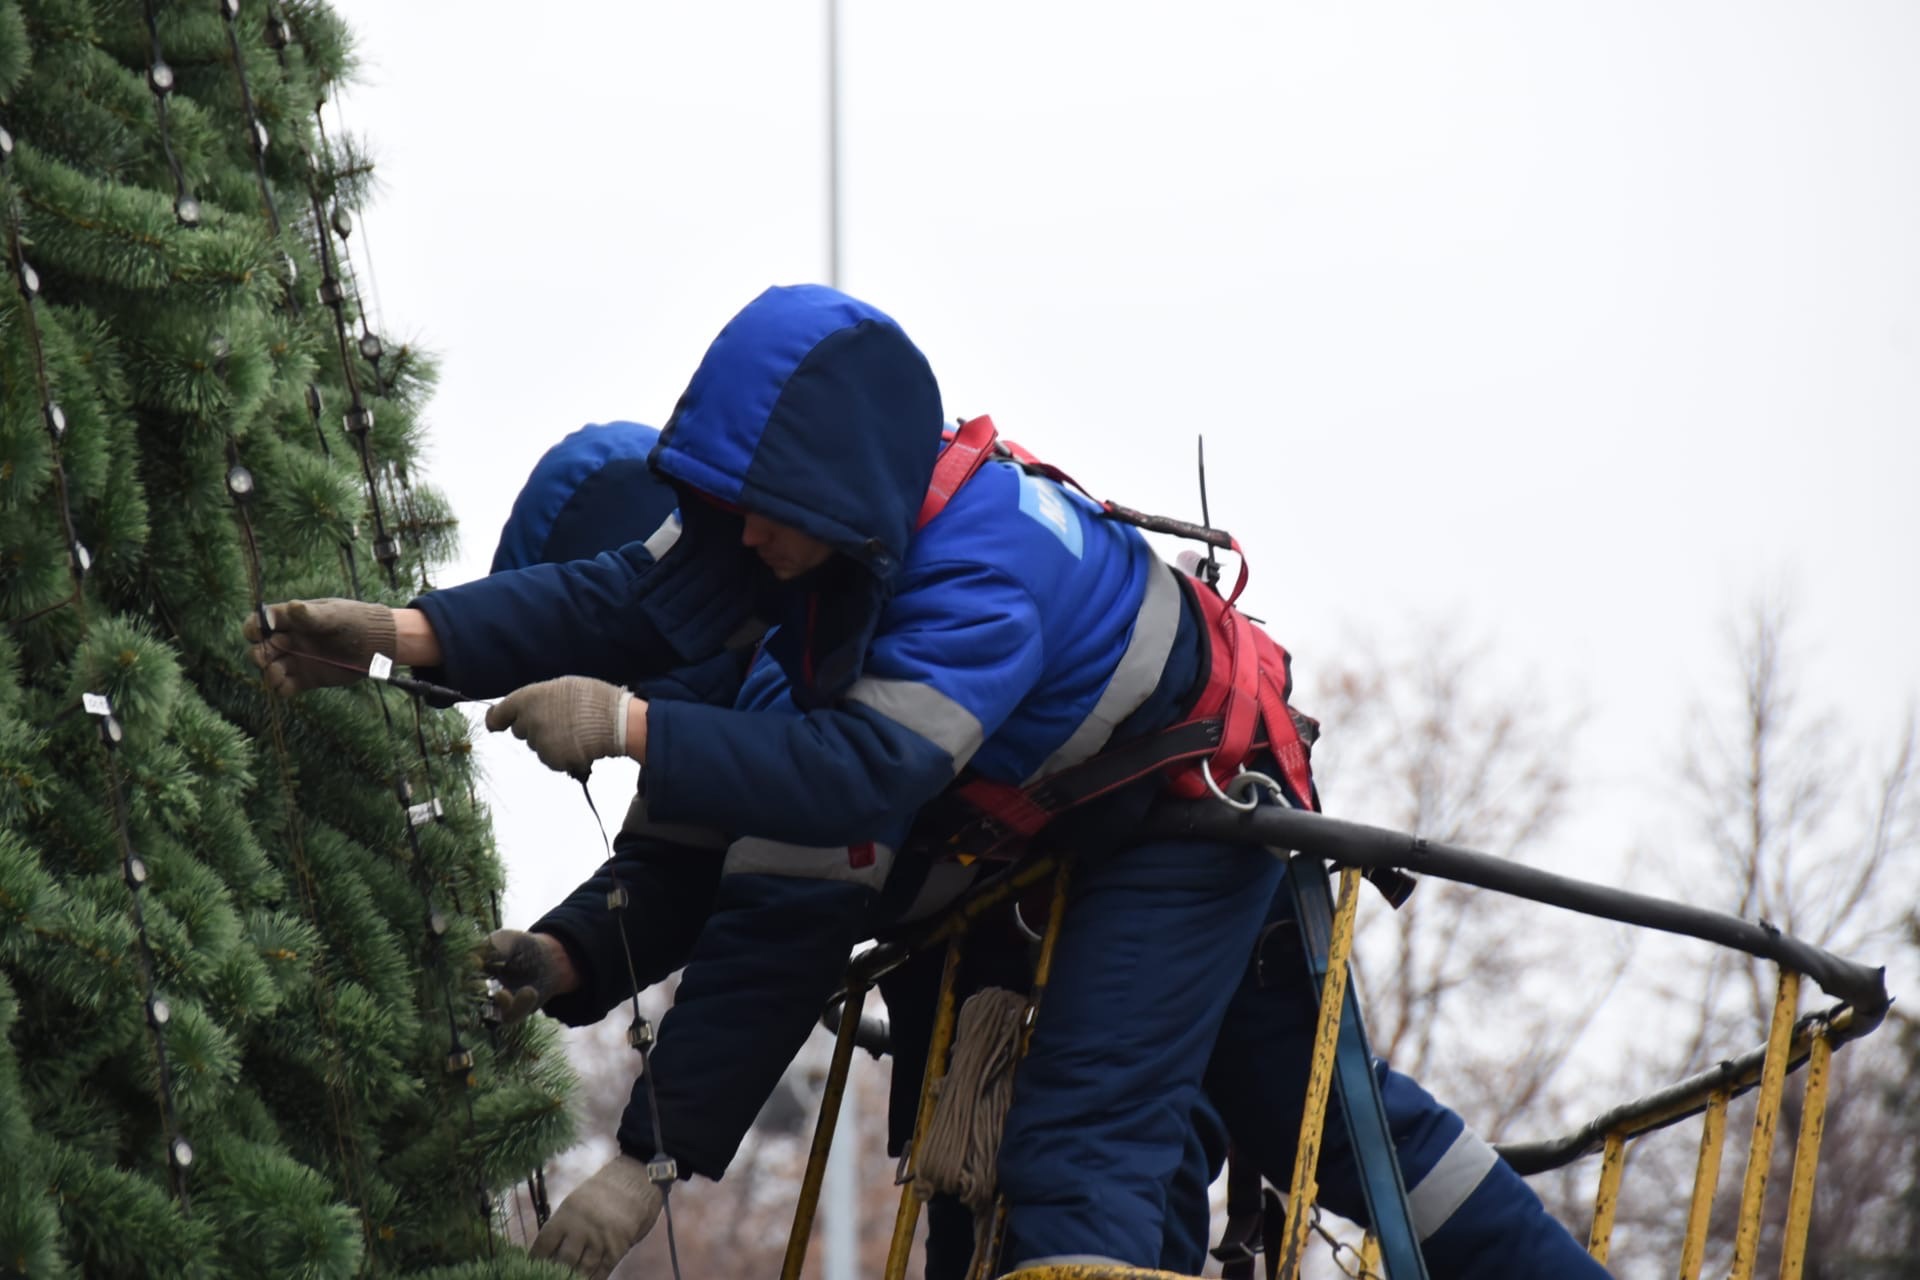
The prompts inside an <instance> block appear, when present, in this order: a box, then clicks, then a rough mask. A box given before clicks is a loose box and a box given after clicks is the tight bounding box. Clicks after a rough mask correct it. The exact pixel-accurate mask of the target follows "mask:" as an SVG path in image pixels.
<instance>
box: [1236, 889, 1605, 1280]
mask: <svg viewBox="0 0 1920 1280" xmlns="http://www.w3.org/2000/svg"><path fill="white" fill-rule="evenodd" d="M1267 918H1268V921H1269V923H1270V925H1271V926H1272V927H1271V928H1270V929H1268V930H1267V931H1266V933H1265V934H1264V935H1263V942H1262V945H1261V947H1260V948H1259V952H1258V954H1257V955H1255V956H1253V957H1252V958H1251V959H1250V960H1249V961H1248V962H1247V963H1246V964H1245V965H1244V966H1243V967H1242V971H1241V973H1240V981H1239V984H1238V986H1237V987H1236V988H1235V990H1234V993H1233V1001H1232V1003H1231V1005H1230V1006H1229V1007H1228V1010H1227V1015H1226V1020H1225V1023H1224V1025H1223V1026H1222V1029H1221V1033H1220V1041H1219V1045H1218V1047H1217V1048H1216V1050H1215V1052H1214V1055H1213V1061H1212V1063H1211V1064H1210V1065H1209V1066H1208V1068H1207V1073H1206V1088H1207V1093H1208V1096H1209V1097H1211V1098H1212V1100H1213V1103H1214V1105H1215V1106H1217V1107H1218V1108H1219V1109H1220V1114H1221V1116H1222V1118H1224V1119H1225V1120H1226V1122H1227V1131H1228V1132H1229V1133H1230V1134H1232V1136H1233V1141H1234V1145H1235V1147H1236V1149H1237V1150H1238V1151H1239V1152H1240V1153H1241V1154H1242V1155H1243V1156H1245V1157H1248V1158H1250V1159H1252V1160H1253V1161H1254V1162H1255V1164H1256V1166H1257V1167H1258V1168H1259V1170H1260V1172H1261V1174H1262V1175H1263V1176H1264V1177H1265V1178H1266V1179H1267V1180H1268V1181H1269V1182H1271V1183H1273V1184H1274V1185H1276V1186H1279V1187H1282V1188H1284V1187H1286V1186H1287V1185H1288V1184H1289V1183H1290V1182H1291V1180H1292V1177H1293V1160H1294V1148H1295V1145H1296V1143H1297V1142H1298V1140H1299V1136H1300V1121H1301V1116H1302V1113H1303V1111H1304V1109H1305V1106H1306V1096H1307V1072H1308V1066H1309V1055H1310V1050H1311V1046H1312V1044H1313V1033H1314V1022H1315V1019H1316V1018H1317V1017H1318V1014H1319V998H1318V993H1317V991H1316V988H1315V980H1314V979H1313V978H1312V976H1311V975H1310V974H1309V972H1308V970H1307V967H1306V962H1305V960H1304V958H1303V955H1302V952H1301V948H1300V942H1299V935H1298V933H1297V932H1296V926H1295V925H1294V922H1293V904H1292V896H1291V894H1290V893H1288V892H1287V890H1286V887H1285V886H1284V885H1283V886H1282V887H1281V891H1280V892H1279V893H1277V894H1275V895H1274V898H1273V902H1272V904H1271V906H1270V907H1269V910H1268V913H1267ZM1374 1071H1375V1073H1376V1074H1377V1076H1378V1077H1379V1080H1380V1093H1381V1100H1382V1101H1383V1102H1384V1103H1385V1106H1386V1113H1387V1128H1388V1131H1389V1133H1390V1134H1391V1136H1392V1139H1393V1144H1394V1149H1395V1151H1396V1153H1397V1154H1398V1156H1399V1160H1400V1171H1401V1175H1402V1177H1403V1178H1404V1179H1405V1181H1406V1185H1407V1194H1408V1207H1409V1209H1410V1210H1411V1212H1412V1218H1413V1226H1414V1231H1415V1233H1416V1234H1417V1235H1418V1237H1419V1238H1420V1242H1421V1243H1420V1249H1421V1253H1422V1255H1423V1256H1424V1257H1425V1259H1426V1263H1427V1271H1428V1274H1429V1275H1430V1276H1431V1277H1432V1280H1507V1278H1508V1277H1531V1276H1552V1277H1555V1280H1562V1278H1565V1280H1588V1278H1589V1277H1604V1276H1606V1274H1607V1271H1606V1268H1604V1267H1602V1266H1601V1265H1600V1264H1599V1263H1597V1262H1595V1261H1594V1260H1593V1259H1592V1258H1591V1257H1589V1256H1588V1255H1587V1252H1586V1250H1585V1249H1583V1248H1581V1247H1580V1245H1579V1243H1578V1242H1577V1241H1575V1240H1574V1238H1573V1237H1572V1236H1571V1235H1569V1234H1568V1233H1567V1230H1566V1228H1564V1227H1562V1226H1561V1225H1560V1224H1559V1222H1557V1221H1555V1220H1554V1218H1553V1217H1552V1216H1551V1215H1550V1214H1548V1213H1547V1211H1546V1209H1545V1208H1544V1207H1543V1206H1542V1205H1541V1203H1540V1199H1539V1197H1537V1196H1536V1195H1534V1194H1533V1191H1532V1189H1531V1188H1529V1187H1528V1186H1527V1184H1526V1183H1525V1182H1524V1181H1523V1180H1522V1179H1521V1177H1520V1175H1519V1174H1517V1173H1515V1172H1514V1171H1513V1170H1512V1169H1511V1168H1510V1167H1509V1166H1508V1165H1507V1164H1506V1163H1505V1162H1504V1161H1502V1160H1501V1159H1500V1158H1499V1157H1498V1156H1497V1155H1495V1154H1494V1151H1493V1149H1492V1148H1491V1147H1490V1146H1488V1145H1487V1144H1486V1143H1485V1142H1483V1141H1481V1140H1480V1138H1479V1137H1477V1136H1476V1135H1475V1134H1474V1133H1473V1132H1472V1131H1471V1130H1469V1129H1468V1128H1467V1126H1466V1123H1465V1122H1464V1121H1463V1120H1461V1118H1460V1117H1459V1116H1458V1115H1457V1114H1455V1113H1454V1112H1453V1111H1451V1110H1449V1109H1448V1108H1447V1107H1445V1106H1443V1105H1441V1104H1440V1103H1439V1102H1438V1101H1436V1100H1435V1099H1434V1098H1433V1096H1432V1095H1431V1094H1429V1093H1427V1091H1426V1090H1424V1089H1422V1088H1421V1087H1420V1086H1419V1085H1418V1084H1416V1083H1414V1081H1413V1080H1411V1079H1409V1078H1408V1077H1407V1076H1404V1075H1402V1074H1400V1073H1399V1072H1397V1071H1394V1070H1392V1069H1391V1068H1389V1067H1388V1066H1387V1064H1386V1063H1385V1062H1382V1061H1380V1060H1378V1059H1376V1060H1375V1062H1374ZM1317 1177H1318V1180H1319V1187H1320V1202H1321V1203H1322V1204H1324V1205H1326V1207H1327V1208H1329V1209H1332V1210H1333V1211H1334V1212H1335V1213H1338V1214H1339V1215H1341V1216H1342V1217H1344V1218H1347V1219H1350V1220H1352V1221H1354V1222H1358V1223H1360V1224H1361V1225H1362V1226H1367V1225H1370V1224H1369V1223H1368V1219H1367V1212H1366V1206H1365V1201H1364V1199H1363V1198H1362V1194H1361V1189H1360V1179H1359V1171H1358V1169H1357V1167H1356V1165H1355V1163H1354V1159H1353V1150H1352V1146H1351V1144H1350V1142H1349V1141H1348V1138H1347V1130H1346V1123H1345V1118H1344V1113H1343V1111H1342V1109H1341V1103H1340V1098H1339V1091H1338V1090H1335V1092H1334V1095H1333V1100H1332V1102H1331V1103H1330V1104H1329V1108H1328V1112H1327V1124H1326V1129H1325V1133H1324V1136H1323V1138H1322V1141H1321V1148H1320V1164H1319V1169H1318V1171H1317Z"/></svg>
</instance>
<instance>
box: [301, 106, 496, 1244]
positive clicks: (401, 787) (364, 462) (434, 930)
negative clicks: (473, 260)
mask: <svg viewBox="0 0 1920 1280" xmlns="http://www.w3.org/2000/svg"><path fill="white" fill-rule="evenodd" d="M323 109H324V102H322V103H321V104H318V105H316V108H315V115H314V119H315V123H316V127H317V129H318V131H319V136H320V139H321V142H322V145H323V147H324V146H325V142H326V126H325V122H324V120H323V119H322V118H321V112H322V110H323ZM304 159H305V161H306V169H307V174H308V180H309V185H308V199H309V203H310V205H311V208H312V211H313V215H314V223H315V228H314V229H315V234H316V244H317V247H318V248H319V251H320V262H321V273H322V274H321V281H320V300H321V302H322V304H323V305H324V306H326V307H327V309H328V310H329V311H331V312H332V314H333V319H334V331H335V334H336V337H337V338H338V342H339V352H340V364H341V370H342V374H343V376H344V378H345V380H346V383H347V391H348V397H349V402H350V403H349V406H348V409H347V413H346V415H345V418H344V421H345V424H346V431H347V435H348V437H349V438H350V439H351V440H352V442H353V444H354V446H355V450H356V452H357V453H358V455H359V459H360V472H361V477H362V480H363V481H364V483H365V486H366V492H367V502H368V507H369V510H370V511H371V513H372V515H373V520H374V531H375V537H374V559H375V560H376V561H378V562H379V563H380V566H381V568H382V570H383V571H384V573H385V575H386V578H387V585H388V587H389V588H397V587H398V585H399V573H398V562H399V543H398V540H397V539H396V538H395V537H394V534H393V531H392V529H391V527H390V525H389V524H388V521H387V516H386V504H383V503H382V501H381V497H380V488H379V483H378V479H377V475H376V468H375V465H374V460H373V454H372V448H371V442H370V436H371V434H372V429H373V409H372V406H371V405H369V404H368V403H367V402H366V400H365V398H364V395H363V393H362V391H361V387H360V379H359V376H358V371H357V370H356V368H355V365H354V356H355V354H356V352H357V353H358V354H360V355H362V356H363V357H364V358H368V359H370V360H371V359H372V358H373V357H374V356H376V355H378V354H379V348H378V345H377V344H378V339H377V338H374V337H373V336H372V334H371V333H370V332H369V333H367V334H365V335H363V336H364V337H366V338H368V339H370V340H371V341H370V342H369V343H365V344H356V343H354V342H352V341H351V339H350V337H349V334H348V319H347V310H348V303H349V296H348V293H347V289H346V286H345V283H344V282H343V280H342V278H341V265H340V259H339V258H338V257H337V256H336V254H335V251H334V247H333V242H332V234H331V233H332V232H333V231H335V230H337V228H336V227H334V226H333V225H332V223H331V221H330V220H329V219H328V218H327V217H326V216H325V213H324V202H323V199H322V196H321V190H320V179H321V172H320V161H319V160H318V159H317V158H316V157H315V156H314V154H313V152H312V151H311V150H308V151H306V152H305V153H304ZM336 211H337V212H340V213H342V215H343V218H344V211H343V210H338V209H337V210H336ZM348 225H349V229H350V226H351V224H350V223H349V224H348ZM369 346H371V347H372V350H371V351H369V350H368V347H369ZM346 554H347V559H348V563H349V569H350V574H351V576H352V578H353V579H354V591H355V595H356V596H358V595H360V594H361V593H360V587H359V581H358V579H359V574H358V571H357V567H356V566H355V564H354V558H353V555H352V552H351V549H350V548H349V549H347V552H346ZM368 674H369V675H371V676H372V677H373V678H374V680H375V682H376V698H377V700H378V702H379V704H380V714H381V717H382V720H383V721H384V723H385V725H386V728H387V733H388V738H389V740H390V741H391V740H393V738H394V737H395V735H396V734H397V733H398V727H397V726H396V725H395V723H394V719H393V712H392V709H391V708H390V707H389V705H388V703H387V699H386V691H385V690H384V689H379V688H377V686H378V685H379V684H389V683H391V684H399V683H400V681H397V680H395V679H394V678H393V676H392V663H391V661H389V660H386V659H384V658H380V659H376V661H375V663H374V666H373V668H372V669H371V670H370V671H369V672H368ZM407 683H418V682H407ZM409 701H410V702H411V704H412V710H413V715H414V724H415V734H414V744H415V747H416V749H417V750H418V752H419V755H420V763H421V775H422V778H423V780H424V781H425V782H426V784H427V787H428V791H429V795H428V798H427V799H426V800H424V801H418V802H416V800H415V798H414V789H413V784H412V782H411V780H409V779H408V778H407V777H406V775H405V772H404V771H402V770H400V769H399V768H398V767H396V769H395V772H394V775H393V789H394V794H395V797H396V799H397V800H398V802H399V804H400V807H401V809H402V812H403V813H404V815H405V831H406V837H407V843H408V848H409V850H410V852H411V855H412V857H411V864H412V865H411V868H410V871H411V878H412V879H413V881H414V885H415V888H416V889H417V890H418V891H419V892H420V894H421V899H422V905H423V907H424V908H425V910H426V918H427V925H428V935H429V941H430V944H431V945H433V946H436V947H437V946H438V945H439V943H440V940H441V938H442V937H443V936H444V935H445V933H446V930H447V925H448V922H447V919H446V916H445V914H444V913H443V912H442V911H441V909H440V908H439V906H438V905H437V904H436V903H435V902H434V898H433V891H432V886H431V885H430V884H429V883H428V882H427V880H426V874H427V873H426V858H425V851H424V849H423V848H422V846H421V843H420V835H419V828H420V827H422V826H423V825H425V824H426V823H428V822H432V821H437V820H443V819H444V815H445V809H444V806H443V805H442V803H441V801H440V798H439V795H438V788H437V787H436V786H435V784H434V779H433V760H432V753H431V751H430V750H429V748H428V746H427V743H426V737H425V730H424V726H423V724H422V720H421V714H420V708H419V704H418V702H417V700H413V699H410V700H409ZM456 896H457V895H456ZM456 905H457V904H456ZM441 985H442V996H443V998H444V1002H445V1007H446V1014H447V1026H448V1032H449V1042H448V1050H447V1057H446V1067H447V1071H448V1073H449V1074H451V1075H458V1076H459V1077H460V1080H461V1093H462V1098H463V1099H464V1101H465V1103H466V1114H467V1132H468V1139H469V1145H470V1146H471V1147H472V1148H473V1159H474V1190H475V1193H476V1198H477V1201H478V1207H479V1209H480V1211H481V1214H482V1218H483V1221H484V1223H485V1227H486V1239H487V1256H488V1258H489V1259H493V1260H496V1261H497V1258H496V1248H495V1242H494V1217H495V1212H496V1206H495V1204H494V1201H493V1197H492V1195H491V1194H490V1193H489V1192H488V1191H487V1188H486V1178H485V1174H484V1166H483V1164H482V1157H481V1153H480V1150H479V1138H478V1123H477V1118H476V1116H475V1112H474V1105H473V1079H472V1074H471V1072H472V1067H473V1054H472V1051H471V1050H470V1049H468V1048H467V1047H466V1045H465V1044H464V1043H463V1042H462V1041H461V1038H460V1023H459V1018H458V1016H457V1014H456V1012H455V1001H454V995H453V990H452V985H451V982H450V980H449V978H448V975H447V973H446V971H445V970H444V968H443V970H442V974H441Z"/></svg>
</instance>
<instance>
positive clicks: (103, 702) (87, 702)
mask: <svg viewBox="0 0 1920 1280" xmlns="http://www.w3.org/2000/svg"><path fill="white" fill-rule="evenodd" d="M80 705H81V707H82V708H84V709H85V711H86V713H87V714H88V715H90V716H110V715H112V714H113V704H112V703H110V702H108V701H107V695H106V694H104V693H83V694H81V695H80Z"/></svg>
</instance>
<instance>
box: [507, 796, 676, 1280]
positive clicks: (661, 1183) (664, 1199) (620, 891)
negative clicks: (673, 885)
mask: <svg viewBox="0 0 1920 1280" xmlns="http://www.w3.org/2000/svg"><path fill="white" fill-rule="evenodd" d="M575 780H576V781H577V782H579V784H580V791H581V793H582V794H583V795H585V796H586V797H587V808H589V809H592V810H593V820H594V821H595V822H596V823H599V826H600V843H601V844H602V845H604V846H605V847H606V851H607V861H608V862H612V861H613V842H612V841H611V840H609V839H607V824H606V823H605V822H602V821H601V819H600V810H599V809H598V808H596V807H595V805H594V803H593V793H592V792H591V791H588V790H587V779H586V775H585V774H584V773H582V774H576V775H575ZM628 900H629V899H628V894H627V890H626V886H625V885H619V886H616V887H614V888H612V889H610V890H608V891H607V910H609V911H611V912H612V913H613V916H614V920H615V921H616V924H615V930H616V931H617V932H618V933H619V934H620V954H621V956H622V957H623V958H624V959H625V960H626V962H627V984H628V987H629V992H630V998H631V999H632V1001H633V1021H632V1022H630V1023H628V1024H627V1043H628V1044H629V1045H631V1046H632V1047H633V1049H634V1050H635V1052H637V1053H638V1054H639V1055H640V1079H641V1081H642V1082H643V1083H644V1084H645V1085H646V1087H647V1117H648V1122H649V1123H651V1124H652V1125H653V1158H652V1159H650V1160H648V1161H647V1180H648V1181H649V1182H651V1183H653V1185H654V1186H656V1187H659V1188H660V1210H661V1213H662V1214H663V1216H664V1217H665V1218H666V1220H667V1258H668V1260H669V1261H671V1262H672V1264H673V1280H680V1245H679V1242H678V1241H677V1240H676V1239H675V1237H674V1232H673V1184H674V1183H675V1182H677V1181H679V1178H680V1166H679V1164H678V1162H676V1161H675V1160H674V1158H673V1157H672V1156H670V1155H668V1154H667V1150H666V1141H667V1138H666V1134H665V1133H664V1132H663V1131H662V1130H661V1128H660V1098H659V1096H658V1094H657V1093H656V1092H655V1090H654V1084H653V1044H654V1034H653V1023H652V1022H650V1021H648V1020H647V1016H646V1015H645V1014H643V1013H641V1012H640V971H639V970H638V969H637V968H635V966H634V963H633V944H632V943H631V942H630V941H628V939H627V903H628ZM541 1195H542V1199H544V1198H545V1187H544V1186H543V1187H542V1188H541ZM541 1225H543V1226H544V1225H545V1221H544V1219H543V1220H542V1224H541Z"/></svg>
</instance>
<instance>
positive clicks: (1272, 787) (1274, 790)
mask: <svg viewBox="0 0 1920 1280" xmlns="http://www.w3.org/2000/svg"><path fill="white" fill-rule="evenodd" d="M1200 779H1201V781H1203V782H1205V783H1206V784H1207V790H1209V791H1211V792H1212V793H1213V797H1214V799H1216V800H1218V801H1219V802H1220V803H1221V804H1224V805H1226V806H1227V808H1229V809H1233V810H1235V811H1236V812H1239V813H1252V812H1253V811H1254V809H1255V808H1256V807H1258V806H1259V804H1260V797H1259V796H1257V795H1249V794H1248V793H1249V792H1252V791H1255V790H1256V789H1257V790H1264V791H1265V792H1266V793H1267V794H1268V795H1270V796H1272V797H1273V798H1274V799H1275V800H1278V801H1279V802H1280V803H1281V804H1285V803H1287V794H1286V792H1285V791H1283V790H1281V788H1280V783H1279V782H1278V781H1277V780H1275V779H1273V778H1270V777H1268V776H1267V775H1266V774H1264V773H1259V772H1256V771H1255V770H1252V769H1249V768H1247V767H1246V766H1245V765H1242V766H1240V772H1239V773H1236V774H1235V775H1234V776H1233V779H1232V781H1230V782H1228V783H1227V787H1226V790H1224V791H1222V790H1221V789H1220V784H1219V783H1218V782H1215V781H1214V778H1213V770H1212V769H1209V768H1208V767H1207V762H1206V761H1205V760H1202V761H1201V762H1200ZM1242 797H1245V798H1244V799H1243V798H1242Z"/></svg>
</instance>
